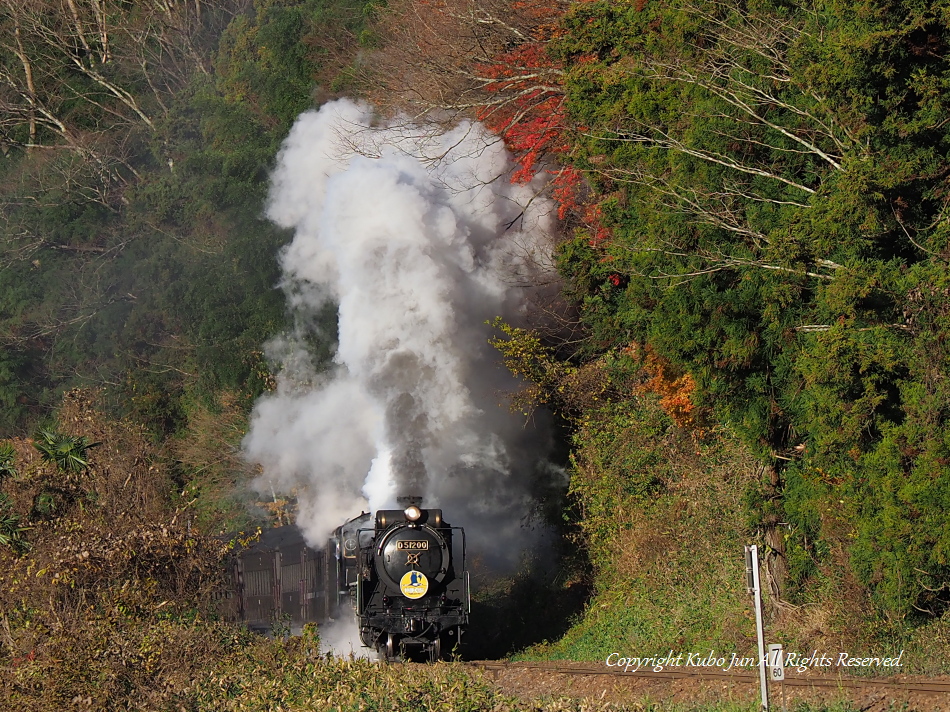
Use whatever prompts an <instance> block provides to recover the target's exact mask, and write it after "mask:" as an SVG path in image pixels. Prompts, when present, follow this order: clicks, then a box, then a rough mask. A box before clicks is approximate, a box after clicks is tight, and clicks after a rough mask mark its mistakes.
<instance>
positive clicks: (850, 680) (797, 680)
mask: <svg viewBox="0 0 950 712" xmlns="http://www.w3.org/2000/svg"><path fill="white" fill-rule="evenodd" d="M469 664H470V665H472V666H474V667H477V668H480V669H482V670H489V671H501V670H519V669H522V670H539V671H542V672H551V673H558V674H562V675H607V676H609V677H639V678H651V679H655V680H662V679H666V680H677V679H694V680H722V681H729V682H733V683H736V684H746V683H747V684H749V685H754V686H756V687H758V684H759V676H758V673H742V672H726V671H724V670H708V669H702V670H684V669H681V668H680V669H676V670H663V671H662V672H653V671H652V670H638V671H636V672H624V671H623V670H616V669H612V668H608V667H607V666H606V665H596V664H590V663H588V664H583V663H560V664H559V663H553V664H552V663H532V662H499V661H494V660H475V661H472V662H470V663H469ZM784 682H785V685H786V686H788V687H819V688H835V689H840V688H864V689H867V688H880V689H881V691H891V690H893V691H898V690H900V691H905V692H925V693H944V694H947V695H950V680H948V681H943V680H888V679H881V678H870V677H846V676H843V675H842V676H834V677H831V676H821V677H818V676H812V677H799V676H793V675H788V674H786V676H785V681H784ZM779 684H780V683H779ZM772 685H776V683H772ZM773 689H774V688H773Z"/></svg>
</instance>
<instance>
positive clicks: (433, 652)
mask: <svg viewBox="0 0 950 712" xmlns="http://www.w3.org/2000/svg"><path fill="white" fill-rule="evenodd" d="M441 659H442V636H439V637H437V638H436V639H435V640H433V641H432V644H431V645H430V646H429V662H430V663H434V662H436V661H437V660H441Z"/></svg>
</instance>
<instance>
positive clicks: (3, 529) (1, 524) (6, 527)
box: [0, 492, 29, 551]
mask: <svg viewBox="0 0 950 712" xmlns="http://www.w3.org/2000/svg"><path fill="white" fill-rule="evenodd" d="M28 528H29V527H24V526H21V525H20V516H19V515H17V514H14V513H13V512H11V511H10V501H9V498H8V497H7V495H5V494H3V493H2V492H0V546H9V547H12V548H14V549H16V550H18V551H24V550H26V549H28V548H29V544H28V543H27V541H26V539H25V538H24V536H23V534H24V532H26V530H27V529H28Z"/></svg>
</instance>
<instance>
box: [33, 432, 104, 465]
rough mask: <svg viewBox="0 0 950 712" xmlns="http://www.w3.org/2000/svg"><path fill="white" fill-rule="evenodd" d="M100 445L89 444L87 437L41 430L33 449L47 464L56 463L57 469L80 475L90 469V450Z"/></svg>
mask: <svg viewBox="0 0 950 712" xmlns="http://www.w3.org/2000/svg"><path fill="white" fill-rule="evenodd" d="M98 444H99V443H91V442H89V438H87V437H86V436H85V435H63V434H62V433H57V432H55V431H53V430H40V431H39V432H38V433H37V434H36V437H35V439H34V441H33V447H35V448H36V449H37V450H39V452H40V455H41V456H42V457H43V459H44V460H46V461H47V462H55V463H56V465H57V467H59V468H60V469H61V470H63V471H65V472H69V473H79V472H82V471H83V470H85V469H87V468H88V467H89V454H88V451H89V448H93V447H95V446H96V445H98Z"/></svg>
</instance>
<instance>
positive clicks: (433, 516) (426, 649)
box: [228, 497, 471, 660]
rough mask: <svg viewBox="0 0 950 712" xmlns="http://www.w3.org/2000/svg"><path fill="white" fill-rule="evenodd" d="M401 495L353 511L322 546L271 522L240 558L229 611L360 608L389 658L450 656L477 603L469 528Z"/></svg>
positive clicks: (255, 619) (304, 613)
mask: <svg viewBox="0 0 950 712" xmlns="http://www.w3.org/2000/svg"><path fill="white" fill-rule="evenodd" d="M400 503H402V504H404V505H405V508H404V509H393V510H380V511H378V512H376V514H375V516H373V515H371V514H368V513H364V514H361V515H360V516H358V517H355V518H354V519H351V520H349V521H348V522H346V523H344V524H343V525H342V526H340V527H338V528H337V529H336V531H334V532H333V534H332V535H331V536H330V539H329V541H328V542H327V544H326V546H324V547H323V548H322V549H321V550H319V551H317V550H314V549H311V548H310V547H308V546H306V544H305V542H304V540H303V536H302V534H301V533H300V531H299V530H298V529H297V528H296V527H279V528H276V529H271V530H267V531H265V532H264V533H263V534H262V536H261V537H260V540H259V541H258V542H256V543H255V544H253V545H251V546H249V547H248V548H246V549H245V550H243V551H242V552H240V553H239V554H238V555H237V556H236V558H235V560H234V563H233V567H232V576H233V589H234V595H233V596H232V597H230V598H229V605H228V608H229V615H230V617H232V618H233V619H235V620H237V621H241V622H243V623H244V624H246V625H247V626H248V627H250V628H252V629H256V630H261V631H267V630H274V627H275V623H280V622H283V623H284V624H286V625H289V626H290V627H296V626H302V625H303V624H305V623H309V622H315V623H327V622H329V621H332V620H335V619H338V618H340V617H343V616H345V615H349V614H350V611H353V612H355V614H356V620H357V622H358V625H359V628H360V638H361V639H362V641H363V644H364V645H366V646H367V647H370V648H374V649H376V650H377V652H379V654H380V655H381V656H383V657H384V658H386V659H389V660H395V659H400V658H401V659H409V660H438V659H440V658H444V657H448V656H449V655H450V654H451V653H452V651H453V650H455V649H457V647H458V644H459V642H460V640H461V637H462V633H463V632H464V631H465V629H466V627H467V625H468V616H469V612H470V610H471V595H470V589H469V576H468V572H467V571H466V569H465V532H464V530H462V529H461V528H460V527H453V526H451V525H450V524H448V523H447V522H445V521H444V520H443V519H442V510H440V509H422V508H421V507H420V506H419V505H420V504H421V499H420V498H416V497H413V498H403V499H401V500H400Z"/></svg>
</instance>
